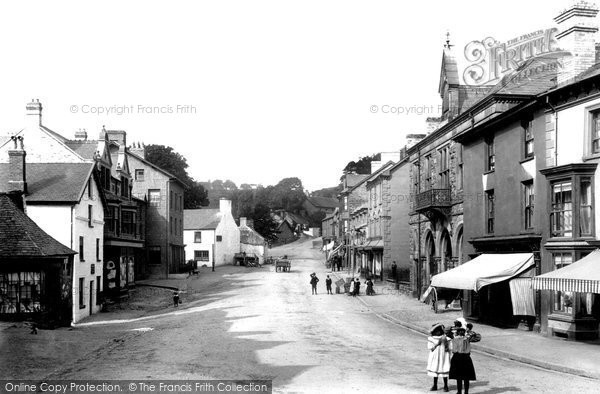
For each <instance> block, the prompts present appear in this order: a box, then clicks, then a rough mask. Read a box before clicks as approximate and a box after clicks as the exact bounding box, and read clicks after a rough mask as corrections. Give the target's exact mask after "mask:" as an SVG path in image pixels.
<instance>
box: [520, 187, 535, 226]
mask: <svg viewBox="0 0 600 394" xmlns="http://www.w3.org/2000/svg"><path fill="white" fill-rule="evenodd" d="M534 198H535V194H534V189H533V181H529V182H524V183H523V224H524V227H525V229H526V230H529V229H532V228H533V202H534Z"/></svg>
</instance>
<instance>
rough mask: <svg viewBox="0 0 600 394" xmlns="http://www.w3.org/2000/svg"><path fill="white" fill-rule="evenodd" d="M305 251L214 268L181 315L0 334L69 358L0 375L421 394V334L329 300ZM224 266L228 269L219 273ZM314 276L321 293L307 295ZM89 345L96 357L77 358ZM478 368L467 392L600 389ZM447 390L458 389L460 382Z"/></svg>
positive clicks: (341, 298) (315, 255)
mask: <svg viewBox="0 0 600 394" xmlns="http://www.w3.org/2000/svg"><path fill="white" fill-rule="evenodd" d="M311 246H312V243H311V240H304V241H298V242H296V243H293V244H291V245H288V246H285V247H280V248H275V249H272V250H271V254H272V255H283V254H287V255H288V256H289V257H290V258H291V260H292V271H291V272H275V271H274V267H272V266H265V267H263V268H260V269H259V268H244V267H241V268H240V267H224V268H219V267H217V272H215V273H214V274H213V273H210V272H209V273H207V275H215V276H219V275H220V276H221V277H222V279H221V280H219V281H217V282H213V284H212V285H210V287H209V288H203V289H197V290H196V291H199V292H200V293H198V294H195V296H197V300H196V301H191V302H190V303H187V304H183V305H182V308H181V309H180V308H177V309H176V308H170V309H167V310H164V311H163V313H160V314H157V315H155V316H152V317H148V318H134V319H123V320H122V321H120V322H113V323H111V324H98V323H99V322H97V321H96V322H94V323H92V324H91V325H88V326H81V327H78V328H75V329H73V330H71V331H64V332H63V334H60V332H59V331H57V334H56V335H58V336H60V335H63V336H62V337H61V338H64V337H65V335H66V336H67V337H68V336H70V339H69V340H64V339H63V340H62V341H61V340H59V339H50V340H48V341H41V340H40V339H39V337H42V336H43V335H51V333H52V332H51V331H41V332H40V335H39V336H37V337H36V336H30V335H28V334H22V333H21V334H12V333H10V329H8V330H4V331H0V335H2V341H0V344H1V345H2V349H3V353H4V354H13V355H14V354H16V353H18V352H19V351H20V350H19V349H22V348H23V346H24V345H23V343H19V340H21V341H28V340H35V341H38V342H37V344H36V346H41V347H47V349H48V352H55V353H56V352H61V351H62V352H63V353H65V347H67V348H69V349H70V350H69V351H70V352H71V353H70V354H72V355H73V356H72V357H68V356H66V357H63V359H64V360H62V362H60V363H57V362H56V359H52V358H49V359H48V360H44V359H41V360H39V359H38V360H25V359H23V360H22V362H23V363H26V364H27V368H23V367H22V366H21V367H19V366H18V365H13V366H12V367H8V366H7V364H6V361H7V360H5V359H0V362H1V363H2V364H3V365H4V366H3V367H0V371H1V372H2V374H3V378H26V377H31V374H32V373H35V375H34V376H35V377H37V378H39V379H41V378H46V379H117V378H119V379H273V388H274V392H282V393H387V392H390V393H391V392H394V393H418V392H420V393H423V392H427V391H428V390H429V388H430V387H431V383H432V382H431V379H430V378H429V377H427V375H426V373H425V365H426V361H427V349H426V340H425V337H424V336H422V335H421V334H417V333H414V332H411V331H408V330H406V329H404V328H402V327H399V326H397V325H395V324H393V323H390V322H388V321H386V320H383V319H380V318H379V317H377V316H376V315H375V314H374V313H372V312H371V311H370V310H369V309H368V308H367V307H366V306H365V305H364V304H363V303H361V302H360V300H359V299H356V298H352V297H348V296H346V295H344V294H339V295H327V294H326V291H325V278H326V270H325V267H324V264H323V256H322V254H321V252H320V251H318V250H316V249H312V248H311ZM232 269H235V270H233V271H232ZM227 270H229V271H231V272H235V273H229V274H226V275H223V272H227ZM313 271H314V272H316V273H317V275H318V277H319V279H320V282H319V286H318V290H319V294H318V295H311V289H310V285H309V279H310V278H309V274H310V273H311V272H313ZM203 275H204V273H203ZM192 280H193V279H192ZM334 281H335V279H334ZM334 289H335V286H334ZM363 290H364V289H363ZM106 315H107V314H102V315H100V317H102V318H106ZM96 320H98V319H96ZM8 335H13V338H12V339H11V338H8ZM484 340H485V339H484ZM92 345H93V346H92ZM85 346H89V347H91V349H89V350H86V351H85V352H84V353H81V352H82V351H81V347H85ZM5 350H6V352H5ZM67 355H68V353H67ZM0 357H1V356H0ZM49 357H50V356H49ZM557 357H560V355H557ZM473 361H474V364H475V369H476V372H477V378H478V380H477V381H476V382H472V383H471V390H470V392H471V393H509V392H522V393H558V392H561V393H593V392H598V383H599V382H598V381H596V380H591V379H586V378H582V377H577V376H572V375H565V374H561V373H557V372H552V371H546V370H542V369H538V368H534V367H531V366H528V365H525V364H521V363H517V362H513V361H508V360H503V359H498V358H494V357H490V356H486V355H483V354H473ZM13 362H14V359H13ZM32 371H33V372H32ZM440 383H441V382H440ZM450 387H451V392H456V386H455V381H451V382H450ZM440 388H441V384H440Z"/></svg>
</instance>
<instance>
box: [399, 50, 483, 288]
mask: <svg viewBox="0 0 600 394" xmlns="http://www.w3.org/2000/svg"><path fill="white" fill-rule="evenodd" d="M453 52H454V51H453V50H452V46H451V45H450V44H449V42H448V43H447V44H446V46H445V47H444V50H443V54H442V65H441V72H440V82H439V89H438V93H439V94H440V96H441V98H442V115H441V117H440V118H439V119H438V118H428V120H427V121H428V129H429V130H433V131H430V133H429V134H428V135H427V136H426V137H425V138H423V139H421V140H420V141H418V142H416V143H415V144H414V145H413V146H412V147H410V148H409V149H408V150H407V154H408V156H409V159H408V160H409V162H410V194H411V200H412V205H411V213H410V217H409V223H410V250H411V256H412V273H411V282H412V287H413V289H416V291H415V295H416V296H420V295H421V294H422V293H423V292H424V291H425V290H426V289H427V287H428V286H429V283H430V280H431V277H432V276H433V275H435V274H437V273H440V272H443V271H445V270H448V269H451V268H453V267H455V266H456V265H458V264H460V263H461V262H462V261H463V258H462V245H463V229H462V227H463V206H462V205H463V198H464V196H463V158H462V148H461V146H460V145H459V144H456V143H455V142H454V141H453V140H452V136H453V135H454V134H456V133H458V132H460V129H459V127H461V123H460V120H458V118H459V117H460V116H462V117H463V118H464V117H466V115H465V113H464V110H465V109H467V108H469V107H471V106H472V105H473V104H474V103H475V102H477V101H479V100H481V99H482V98H483V97H484V96H485V95H486V93H487V92H488V91H489V90H490V88H489V87H471V86H463V85H460V84H459V78H458V68H457V63H456V58H455V56H454V53H453Z"/></svg>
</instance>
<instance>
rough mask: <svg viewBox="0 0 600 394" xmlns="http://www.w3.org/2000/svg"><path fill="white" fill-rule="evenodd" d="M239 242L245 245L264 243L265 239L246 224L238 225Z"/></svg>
mask: <svg viewBox="0 0 600 394" xmlns="http://www.w3.org/2000/svg"><path fill="white" fill-rule="evenodd" d="M240 243H243V244H247V245H264V243H265V239H264V238H263V237H262V236H261V235H260V234H259V233H257V232H256V231H254V230H253V229H252V228H250V227H248V226H240Z"/></svg>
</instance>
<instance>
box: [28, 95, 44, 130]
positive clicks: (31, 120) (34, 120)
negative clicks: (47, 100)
mask: <svg viewBox="0 0 600 394" xmlns="http://www.w3.org/2000/svg"><path fill="white" fill-rule="evenodd" d="M25 124H26V125H27V127H28V128H35V127H40V126H41V125H42V103H40V100H37V99H36V100H34V99H31V102H30V103H28V104H27V106H26V107H25Z"/></svg>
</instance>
